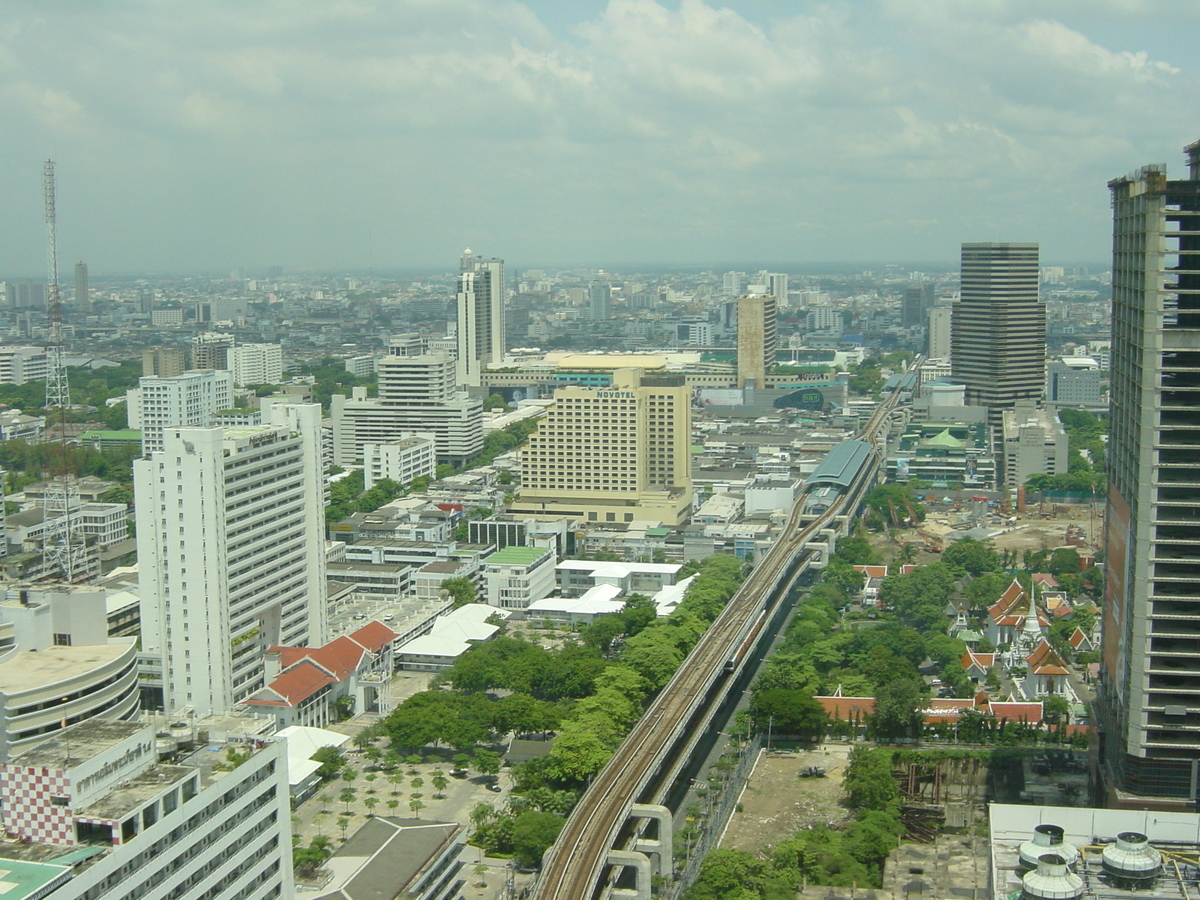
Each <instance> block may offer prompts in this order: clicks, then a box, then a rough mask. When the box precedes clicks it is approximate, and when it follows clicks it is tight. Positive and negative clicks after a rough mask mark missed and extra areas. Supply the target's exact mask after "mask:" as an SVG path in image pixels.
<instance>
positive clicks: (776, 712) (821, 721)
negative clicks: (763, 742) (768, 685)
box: [750, 688, 828, 741]
mask: <svg viewBox="0 0 1200 900" xmlns="http://www.w3.org/2000/svg"><path fill="white" fill-rule="evenodd" d="M750 708H751V710H752V712H753V714H754V717H755V719H756V721H757V722H758V724H759V728H760V729H761V728H765V727H766V725H767V722H768V720H770V721H771V722H772V726H771V727H772V730H773V731H774V732H775V733H776V734H794V735H798V736H799V737H801V738H802V739H803V740H806V741H820V740H821V738H822V737H824V736H825V728H826V726H827V725H828V718H827V716H826V715H825V710H824V709H823V708H822V706H821V704H820V703H818V702H817V701H816V700H814V699H813V696H812V694H809V693H808V692H807V691H798V690H789V689H786V688H782V689H773V690H765V691H760V692H757V693H755V695H754V699H753V700H752V702H751V706H750Z"/></svg>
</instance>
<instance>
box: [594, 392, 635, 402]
mask: <svg viewBox="0 0 1200 900" xmlns="http://www.w3.org/2000/svg"><path fill="white" fill-rule="evenodd" d="M596 396H597V397H599V398H600V399H602V400H632V399H634V397H633V391H596Z"/></svg>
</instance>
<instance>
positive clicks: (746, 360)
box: [737, 296, 776, 388]
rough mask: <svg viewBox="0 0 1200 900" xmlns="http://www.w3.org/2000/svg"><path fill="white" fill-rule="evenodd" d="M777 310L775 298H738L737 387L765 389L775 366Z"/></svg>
mask: <svg viewBox="0 0 1200 900" xmlns="http://www.w3.org/2000/svg"><path fill="white" fill-rule="evenodd" d="M775 311H776V302H775V298H774V297H761V296H760V297H739V298H738V302H737V348H738V352H737V368H738V387H741V388H744V387H747V386H748V385H749V386H752V387H757V388H761V387H763V386H764V384H765V383H766V376H767V373H768V372H770V371H771V367H772V366H774V365H775V348H776V329H775Z"/></svg>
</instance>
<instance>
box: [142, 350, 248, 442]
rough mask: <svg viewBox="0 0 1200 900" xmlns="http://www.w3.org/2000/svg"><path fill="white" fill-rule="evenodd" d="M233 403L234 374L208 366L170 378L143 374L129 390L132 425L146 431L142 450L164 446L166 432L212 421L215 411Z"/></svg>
mask: <svg viewBox="0 0 1200 900" xmlns="http://www.w3.org/2000/svg"><path fill="white" fill-rule="evenodd" d="M231 406H233V375H232V373H230V372H226V371H223V370H215V369H205V370H204V371H201V372H185V373H183V374H182V375H173V376H170V377H159V376H153V377H148V376H142V377H141V378H139V379H138V386H137V387H135V388H132V389H131V390H129V391H126V393H125V417H126V419H127V420H128V422H129V427H130V428H133V429H135V430H138V431H140V432H141V433H142V452H143V453H153V452H154V451H155V450H161V449H162V448H163V431H164V429H166V428H176V427H179V426H181V425H183V426H188V427H192V428H199V427H206V426H208V425H209V424H211V421H212V416H213V413H215V412H217V411H218V410H222V409H229V408H230V407H231Z"/></svg>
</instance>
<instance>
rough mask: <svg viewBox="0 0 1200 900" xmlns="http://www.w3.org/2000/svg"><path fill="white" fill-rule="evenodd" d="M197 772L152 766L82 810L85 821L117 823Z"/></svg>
mask: <svg viewBox="0 0 1200 900" xmlns="http://www.w3.org/2000/svg"><path fill="white" fill-rule="evenodd" d="M195 773H196V770H195V768H193V767H192V766H167V765H154V766H151V767H150V768H148V769H146V770H145V771H144V772H139V773H138V774H137V775H134V776H133V777H132V778H130V779H129V780H128V781H124V782H122V783H121V784H120V785H119V786H118V787H116V788H114V789H113V790H111V791H109V792H108V793H107V794H105V795H104V796H103V797H101V798H100V799H99V800H98V801H96V802H95V803H93V804H91V805H89V806H87V807H85V809H84V810H77V812H83V811H86V813H87V815H88V818H91V819H108V820H113V821H116V820H119V819H123V818H125V817H126V816H128V815H129V814H130V813H131V812H134V811H136V810H139V809H141V808H142V807H143V806H145V805H146V804H147V803H149V802H150V801H151V800H153V799H154V798H155V797H157V796H159V795H160V794H161V793H163V791H166V790H168V789H169V788H171V787H172V786H173V785H176V784H179V783H180V782H181V781H183V780H184V779H186V778H189V777H191V776H192V775H194V774H195Z"/></svg>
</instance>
